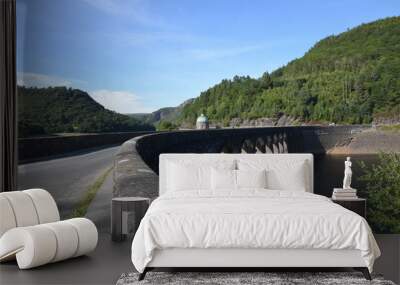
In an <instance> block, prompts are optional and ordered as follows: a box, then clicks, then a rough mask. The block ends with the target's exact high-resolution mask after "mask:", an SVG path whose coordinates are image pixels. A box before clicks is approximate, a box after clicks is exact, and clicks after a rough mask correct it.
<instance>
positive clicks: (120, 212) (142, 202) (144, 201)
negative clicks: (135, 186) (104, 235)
mask: <svg viewBox="0 0 400 285" xmlns="http://www.w3.org/2000/svg"><path fill="white" fill-rule="evenodd" d="M149 205H150V198H144V197H115V198H113V199H112V200H111V238H112V240H113V241H123V240H125V239H126V236H127V235H128V233H129V230H128V216H129V218H130V219H131V218H132V216H133V219H134V221H133V222H132V224H133V229H132V233H135V232H136V230H137V229H138V227H139V224H140V221H141V220H142V218H143V217H144V215H145V214H146V211H147V209H148V208H149Z"/></svg>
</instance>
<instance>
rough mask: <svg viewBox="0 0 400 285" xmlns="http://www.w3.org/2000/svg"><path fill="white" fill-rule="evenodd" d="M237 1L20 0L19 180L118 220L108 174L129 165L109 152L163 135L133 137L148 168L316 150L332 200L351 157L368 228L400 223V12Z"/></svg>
mask: <svg viewBox="0 0 400 285" xmlns="http://www.w3.org/2000/svg"><path fill="white" fill-rule="evenodd" d="M242 4H243V3H242ZM242 4H240V3H239V2H235V1H234V2H233V3H232V2H231V1H218V3H215V1H201V4H200V2H196V1H188V2H186V1H133V2H132V1H123V0H115V1H111V0H110V1H96V0H71V1H61V0H60V1H53V0H35V1H30V0H17V47H18V48H17V67H18V102H19V106H18V108H19V110H18V111H19V152H20V156H19V158H20V165H19V188H20V189H28V188H44V189H47V190H48V191H49V192H50V193H51V194H52V195H53V197H54V198H55V200H56V201H57V204H58V207H59V210H60V214H61V216H62V217H72V216H88V217H90V218H91V219H92V220H94V221H95V222H96V223H97V225H100V227H101V228H102V230H104V231H109V208H107V207H108V206H104V205H105V204H107V203H104V200H102V199H106V200H107V199H108V200H110V199H111V198H112V197H113V195H116V193H115V192H114V193H113V191H120V189H119V188H118V187H119V184H118V183H119V182H118V181H117V182H115V181H114V180H113V175H112V173H113V172H115V171H117V172H116V173H125V174H126V175H127V176H126V177H130V176H129V173H128V172H127V171H128V170H129V171H133V170H132V169H135V165H127V166H126V167H125V166H124V167H125V168H124V167H123V166H119V165H117V164H118V163H116V164H114V160H115V154H116V153H117V152H118V150H119V149H120V145H121V144H122V143H124V142H125V141H128V140H129V139H132V138H134V137H138V136H141V135H143V134H152V133H154V132H158V131H163V133H155V134H154V136H155V137H153V138H157V140H154V139H153V140H152V139H146V140H138V142H140V144H139V143H138V152H137V155H138V156H139V157H140V159H142V160H143V161H144V162H146V163H147V164H148V171H150V172H152V173H153V174H154V176H151V177H153V178H152V179H153V180H156V179H157V176H156V173H157V169H156V168H157V167H158V166H157V162H158V154H160V153H164V152H215V153H293V152H312V153H314V155H315V167H314V170H315V177H314V179H315V181H314V186H315V187H314V188H315V192H316V193H317V194H320V195H325V196H328V197H330V196H331V195H332V191H333V189H334V188H341V187H342V186H343V179H344V174H345V173H344V169H345V168H344V167H345V161H346V157H348V156H350V157H351V162H352V178H351V181H352V182H351V187H353V188H355V189H357V195H358V196H359V197H363V198H367V201H368V202H367V213H368V216H367V219H368V221H369V223H370V225H371V226H372V228H373V230H374V231H375V232H376V233H400V211H399V208H398V207H397V208H396V207H395V205H399V204H400V176H399V173H400V154H399V153H400V78H399V76H398V74H399V72H400V46H399V44H398V43H399V42H400V17H398V16H396V15H394V14H393V13H392V12H391V10H390V7H389V6H390V5H388V7H386V6H381V8H382V9H371V11H370V12H371V13H370V14H368V15H366V14H363V12H362V11H359V9H357V8H355V9H348V7H347V8H346V9H341V8H340V9H339V8H332V10H330V11H329V13H328V11H327V10H326V9H325V8H324V7H322V6H323V5H322V4H316V3H314V4H315V5H316V6H317V7H312V8H313V9H311V7H308V5H311V4H309V3H308V4H304V3H303V4H293V3H292V4H291V5H298V6H299V7H297V9H295V8H296V7H293V11H296V10H297V11H303V12H304V13H309V12H308V10H310V11H316V10H318V11H319V14H318V13H312V14H313V15H314V16H313V17H311V18H312V20H310V21H302V20H301V19H304V15H303V12H302V13H299V14H296V15H291V16H290V17H291V18H292V21H286V20H283V19H282V18H280V16H279V15H280V14H281V13H280V12H279V11H278V10H279V9H278V8H277V7H266V6H269V5H268V4H267V3H264V2H262V1H261V2H257V1H256V2H254V3H252V4H251V5H246V7H243V5H242ZM346 5H351V4H346ZM370 5H372V6H373V5H375V4H372V3H370ZM380 5H385V4H383V3H381V4H380ZM268 8H271V9H272V10H273V11H271V12H269V13H268V15H269V16H268V17H265V11H267V10H268ZM276 9H278V10H276ZM275 10H276V11H275ZM343 13H344V14H346V15H347V14H348V15H347V16H348V17H347V16H346V17H347V18H346V17H344V16H343ZM231 15H235V17H232V16H231ZM300 18H301V19H300ZM338 18H340V19H342V20H341V21H337V19H338ZM296 19H297V20H296ZM346 19H347V20H346ZM349 19H351V21H350V20H349ZM294 23H297V24H294ZM316 23H318V24H316ZM307 128H309V129H307ZM193 129H201V131H199V133H196V132H185V131H186V130H193ZM251 129H257V130H256V131H252V130H251ZM177 130H180V131H181V132H180V134H176V135H175V134H174V135H170V133H169V132H171V131H177ZM174 137H175V138H174ZM178 138H179V140H178ZM119 158H120V157H119ZM119 158H118V156H117V159H116V160H115V161H116V162H118V161H122V160H123V159H126V158H121V159H119ZM114 165H117V166H115V167H119V169H115V167H114ZM347 173H349V172H348V170H347ZM147 174H148V173H147ZM147 174H146V173H144V174H143V175H147ZM139 176H140V173H139ZM139 176H135V177H136V178H135V177H133V178H132V179H140V177H139ZM124 177H125V176H124ZM137 177H139V178H137ZM125 182H126V181H124V183H125ZM115 183H117V184H116V185H117V186H115V185H114V184H115ZM126 183H128V184H126V185H132V184H135V183H139V184H140V183H141V182H138V181H128V182H126ZM129 183H132V184H129ZM146 183H147V182H146ZM148 183H150V184H151V185H153V186H148V187H149V189H148V190H146V189H145V190H143V189H142V190H140V191H142V192H140V193H141V194H142V195H144V196H146V191H147V196H146V197H151V196H152V195H153V194H154V193H156V188H154V187H157V186H156V182H154V181H152V182H148ZM150 184H144V185H145V186H146V185H150ZM140 185H142V184H140ZM346 185H348V183H346ZM151 187H153V188H152V189H150V188H151ZM116 189H117V190H116ZM125 191H128V192H129V191H131V193H133V192H132V191H133V190H132V189H130V190H129V189H127V188H124V189H123V190H121V192H118V193H125ZM143 191H144V192H143ZM339 192H340V191H339ZM99 194H101V195H99ZM339 196H340V194H339ZM107 205H108V204H107Z"/></svg>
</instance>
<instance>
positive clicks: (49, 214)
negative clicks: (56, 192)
mask: <svg viewBox="0 0 400 285" xmlns="http://www.w3.org/2000/svg"><path fill="white" fill-rule="evenodd" d="M22 192H23V193H25V194H27V195H29V197H30V198H31V199H32V201H33V204H34V206H35V208H36V212H37V215H38V218H39V224H45V223H52V222H57V221H59V220H60V214H59V212H58V208H57V204H56V202H55V201H54V199H53V197H52V196H51V195H50V193H49V192H47V191H46V190H43V189H29V190H24V191H22Z"/></svg>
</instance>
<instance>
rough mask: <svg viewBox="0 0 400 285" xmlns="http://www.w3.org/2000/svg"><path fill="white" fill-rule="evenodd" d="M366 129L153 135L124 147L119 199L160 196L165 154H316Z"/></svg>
mask: <svg viewBox="0 0 400 285" xmlns="http://www.w3.org/2000/svg"><path fill="white" fill-rule="evenodd" d="M366 128H367V127H366V126H359V125H354V126H329V127H323V126H304V127H270V128H239V129H210V130H189V131H174V132H161V133H152V134H147V135H143V136H138V137H135V138H132V139H130V140H128V141H126V142H125V143H123V144H122V146H121V148H120V150H119V152H118V153H117V155H116V157H115V161H114V189H113V191H114V196H142V197H150V198H155V197H157V196H158V158H159V155H160V154H161V153H313V154H315V155H320V154H325V153H326V152H327V151H328V150H329V149H331V148H333V147H337V146H341V145H345V144H347V143H349V141H350V140H351V139H352V138H353V136H354V135H355V134H357V133H360V132H361V131H363V130H364V129H366Z"/></svg>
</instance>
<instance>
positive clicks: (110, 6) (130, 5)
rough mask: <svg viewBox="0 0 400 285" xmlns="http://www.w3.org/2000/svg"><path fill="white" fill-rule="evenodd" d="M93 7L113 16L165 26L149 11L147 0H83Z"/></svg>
mask: <svg viewBox="0 0 400 285" xmlns="http://www.w3.org/2000/svg"><path fill="white" fill-rule="evenodd" d="M83 1H84V2H86V3H87V4H88V5H90V6H92V7H93V8H95V9H97V10H99V11H101V12H103V13H106V14H110V15H114V16H120V17H129V19H130V20H133V21H135V22H137V23H139V24H142V25H144V26H149V27H164V28H165V27H167V26H168V25H167V24H166V23H165V22H164V21H163V20H162V19H161V18H159V17H158V16H157V15H153V14H151V13H150V12H149V7H148V5H149V1H147V0H83Z"/></svg>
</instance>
